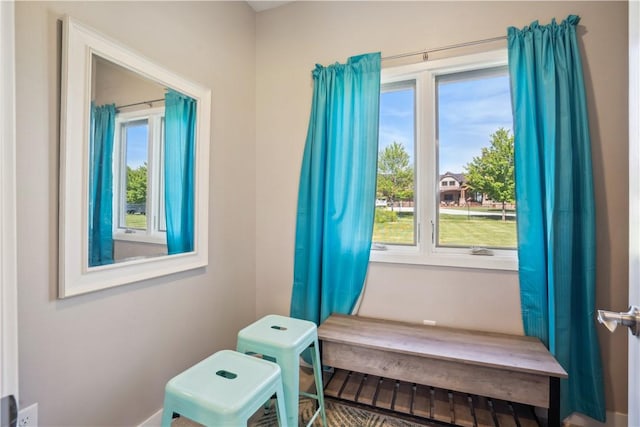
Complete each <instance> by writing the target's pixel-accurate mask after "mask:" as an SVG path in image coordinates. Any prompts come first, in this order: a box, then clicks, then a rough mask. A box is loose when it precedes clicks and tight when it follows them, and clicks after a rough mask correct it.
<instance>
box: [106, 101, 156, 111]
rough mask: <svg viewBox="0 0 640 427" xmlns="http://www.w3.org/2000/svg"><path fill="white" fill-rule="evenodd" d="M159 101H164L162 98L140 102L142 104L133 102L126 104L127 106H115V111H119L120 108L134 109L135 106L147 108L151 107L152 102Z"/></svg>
mask: <svg viewBox="0 0 640 427" xmlns="http://www.w3.org/2000/svg"><path fill="white" fill-rule="evenodd" d="M160 101H164V98H160V99H150V100H149V101H142V102H135V103H133V104H127V105H116V110H118V109H120V108H127V107H134V106H136V105H144V104H147V105H148V106H149V107H152V106H153V105H152V104H153V103H154V102H160Z"/></svg>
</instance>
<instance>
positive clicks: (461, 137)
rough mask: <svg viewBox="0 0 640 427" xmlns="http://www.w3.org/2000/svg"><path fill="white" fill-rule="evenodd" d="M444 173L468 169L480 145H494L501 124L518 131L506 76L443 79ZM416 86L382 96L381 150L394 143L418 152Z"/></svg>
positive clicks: (441, 167) (441, 151) (440, 123)
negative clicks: (415, 140) (414, 101)
mask: <svg viewBox="0 0 640 427" xmlns="http://www.w3.org/2000/svg"><path fill="white" fill-rule="evenodd" d="M438 90H439V92H438V95H439V97H438V98H439V100H438V127H439V146H438V153H439V159H438V164H439V173H440V174H444V173H445V172H447V171H448V172H453V173H463V172H464V166H465V165H466V164H467V163H469V162H471V160H472V159H473V157H474V156H478V155H479V154H480V148H481V147H484V146H489V144H490V140H491V134H492V133H493V132H495V131H496V130H498V129H499V128H500V127H504V128H506V129H509V130H511V129H513V126H512V113H511V96H510V92H509V78H508V76H506V75H502V76H496V77H484V78H481V79H465V80H458V81H448V82H446V83H442V84H440V85H439V88H438ZM413 97H414V92H413V89H403V90H398V91H393V92H383V93H382V95H381V99H380V136H379V150H380V151H382V150H383V149H384V148H385V147H386V146H388V145H389V144H391V143H392V142H393V141H397V142H400V143H402V144H403V145H404V146H405V148H406V150H407V152H408V153H409V155H410V156H411V158H412V159H413V157H414V154H415V151H414V129H413V122H414V112H413Z"/></svg>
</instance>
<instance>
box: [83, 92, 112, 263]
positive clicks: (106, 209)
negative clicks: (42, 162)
mask: <svg viewBox="0 0 640 427" xmlns="http://www.w3.org/2000/svg"><path fill="white" fill-rule="evenodd" d="M115 117H116V106H115V104H110V105H102V106H99V107H97V106H95V104H94V103H91V118H90V122H91V123H90V131H89V159H90V162H91V163H90V177H89V180H90V182H89V267H94V266H97V265H104V264H111V263H113V136H114V134H113V133H114V129H115Z"/></svg>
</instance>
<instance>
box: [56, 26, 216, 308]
mask: <svg viewBox="0 0 640 427" xmlns="http://www.w3.org/2000/svg"><path fill="white" fill-rule="evenodd" d="M61 95H62V96H61V106H60V112H61V114H60V121H61V123H60V210H59V212H60V257H59V259H60V270H59V271H60V282H59V296H60V297H61V298H65V297H68V296H72V295H78V294H83V293H86V292H92V291H96V290H99V289H105V288H109V287H113V286H119V285H123V284H126V283H131V282H137V281H141V280H145V279H149V278H153V277H159V276H163V275H167V274H172V273H176V272H179V271H185V270H190V269H194V268H200V267H204V266H206V265H207V263H208V221H209V219H208V196H209V195H208V191H209V123H210V114H211V91H210V90H209V89H207V88H204V87H202V86H200V85H199V84H197V83H194V82H191V81H189V80H187V79H185V78H184V77H181V76H178V75H176V74H174V73H173V72H171V71H169V70H167V69H165V68H164V67H162V66H160V65H158V64H156V63H154V62H152V61H149V60H148V59H146V58H144V57H143V56H141V55H140V54H138V53H137V52H134V51H132V50H130V49H129V48H127V47H125V46H123V45H121V44H120V43H118V42H116V41H113V40H110V39H108V38H107V37H105V36H104V35H102V34H99V33H97V32H96V31H94V30H92V29H90V28H88V27H86V26H84V25H82V24H80V23H79V22H77V21H76V20H74V19H73V18H71V17H68V16H67V17H65V19H64V22H63V44H62V72H61Z"/></svg>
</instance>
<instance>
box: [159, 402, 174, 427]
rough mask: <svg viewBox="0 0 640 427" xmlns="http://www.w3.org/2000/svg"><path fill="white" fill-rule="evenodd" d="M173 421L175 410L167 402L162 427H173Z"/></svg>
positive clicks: (163, 412) (163, 411)
mask: <svg viewBox="0 0 640 427" xmlns="http://www.w3.org/2000/svg"><path fill="white" fill-rule="evenodd" d="M171 421H173V410H172V409H171V406H170V405H167V402H165V403H164V409H163V410H162V427H171Z"/></svg>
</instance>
